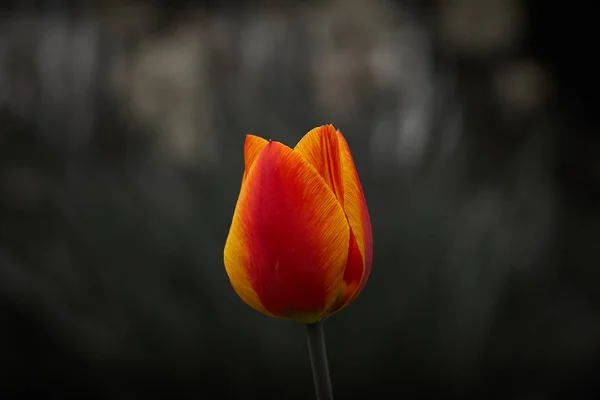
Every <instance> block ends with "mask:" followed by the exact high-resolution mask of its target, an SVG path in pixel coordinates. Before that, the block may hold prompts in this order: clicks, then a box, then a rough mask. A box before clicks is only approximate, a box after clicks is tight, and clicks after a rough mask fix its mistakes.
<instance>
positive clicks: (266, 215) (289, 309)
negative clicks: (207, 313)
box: [224, 142, 350, 323]
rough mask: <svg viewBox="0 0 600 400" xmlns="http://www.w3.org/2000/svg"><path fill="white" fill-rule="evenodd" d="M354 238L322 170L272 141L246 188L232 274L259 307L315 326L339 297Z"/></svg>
mask: <svg viewBox="0 0 600 400" xmlns="http://www.w3.org/2000/svg"><path fill="white" fill-rule="evenodd" d="M349 239H350V232H349V227H348V222H347V219H346V216H345V214H344V212H343V209H342V207H341V206H340V204H339V202H338V201H337V199H336V198H335V196H334V195H333V193H332V192H331V190H330V189H329V188H328V187H327V185H326V183H325V182H324V181H323V179H321V177H320V176H319V174H318V173H317V172H316V170H315V169H314V168H313V167H312V166H311V165H310V164H309V163H308V162H307V161H306V160H305V159H304V158H303V157H302V156H301V155H300V154H298V153H296V152H294V151H293V150H292V149H290V148H289V147H286V146H284V145H282V144H281V143H277V142H269V143H268V144H267V146H266V147H265V148H264V150H262V151H261V152H260V154H259V156H258V157H257V158H256V159H255V161H254V164H253V165H252V168H251V169H250V170H249V172H248V175H247V177H246V180H245V182H244V183H243V185H242V189H241V193H240V196H239V199H238V203H237V206H236V210H235V213H234V217H233V222H232V226H231V230H230V233H229V236H228V238H227V243H226V245H225V254H224V258H225V267H226V270H227V273H228V275H229V277H230V280H231V282H232V285H233V287H234V289H235V290H236V292H237V293H238V294H239V295H240V297H242V299H244V300H245V301H246V302H247V303H248V304H249V305H251V306H252V307H254V308H256V309H258V310H259V311H262V312H265V313H267V314H270V315H274V316H279V317H287V318H295V319H299V320H301V321H303V322H305V323H309V322H315V321H317V320H319V319H320V318H322V317H323V316H324V313H325V312H326V311H327V309H329V308H330V306H331V305H332V304H333V302H334V301H335V299H336V297H337V295H338V290H339V286H340V284H341V280H342V277H343V274H344V269H345V267H346V261H347V258H348V243H349Z"/></svg>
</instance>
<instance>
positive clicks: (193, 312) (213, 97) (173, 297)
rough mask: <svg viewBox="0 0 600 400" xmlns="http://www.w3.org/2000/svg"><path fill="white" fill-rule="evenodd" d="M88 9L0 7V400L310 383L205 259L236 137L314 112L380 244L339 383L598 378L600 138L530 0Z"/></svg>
mask: <svg viewBox="0 0 600 400" xmlns="http://www.w3.org/2000/svg"><path fill="white" fill-rule="evenodd" d="M87 4H88V5H87V7H86V6H82V5H80V6H79V7H78V8H77V9H72V8H65V7H60V4H59V3H52V2H36V3H31V5H30V8H28V7H27V6H21V7H16V8H13V10H12V11H10V12H8V11H5V12H4V13H3V14H2V16H1V17H2V18H1V19H2V21H1V22H0V305H1V312H0V318H1V319H2V320H1V326H2V327H3V330H2V333H3V337H2V340H1V341H0V346H2V347H1V348H0V354H2V356H3V366H4V368H3V370H2V375H0V376H1V378H2V379H1V381H0V383H1V386H0V387H1V391H2V394H3V395H2V397H3V398H15V397H20V396H24V395H27V394H30V395H31V394H33V395H38V396H39V397H43V398H54V397H61V398H63V397H64V396H70V395H78V396H83V397H86V396H91V395H95V396H101V397H106V398H132V397H143V398H151V397H161V394H162V395H164V394H168V395H169V396H171V395H175V396H176V397H180V396H186V397H189V398H198V397H202V396H203V395H204V396H209V398H213V397H214V398H228V397H232V398H242V397H243V398H247V397H249V396H250V397H252V396H257V397H259V398H271V397H272V398H286V399H287V398H299V399H300V398H312V396H313V393H312V382H311V375H310V370H309V364H308V355H307V353H306V348H305V343H304V337H303V333H304V332H303V330H302V327H301V326H297V325H295V324H291V323H288V322H285V321H279V320H273V319H270V318H267V317H264V316H262V315H260V314H259V313H257V312H255V311H253V310H251V309H249V308H248V307H247V306H246V305H245V304H243V303H242V302H241V301H240V300H239V299H238V298H237V296H236V295H235V293H234V292H233V290H232V289H231V287H230V285H229V282H228V281H227V277H226V275H225V272H224V267H223V262H222V251H223V245H224V241H225V238H226V235H227V231H228V229H229V224H230V220H231V216H232V213H233V207H234V205H235V201H236V198H237V194H238V189H239V184H240V179H241V174H242V169H243V157H242V154H243V149H242V147H243V141H244V135H245V134H246V133H250V132H252V133H256V134H258V135H261V136H264V137H269V138H273V139H276V140H280V141H282V142H284V143H287V144H290V145H293V144H294V143H295V142H296V141H297V140H299V139H300V137H301V136H302V135H303V133H305V132H306V131H308V130H309V129H311V128H312V127H314V126H316V125H320V124H323V123H328V122H331V123H334V124H335V125H336V127H337V128H339V129H340V130H341V131H342V132H344V134H345V136H346V137H347V139H348V141H349V144H350V146H351V148H352V150H353V154H354V157H355V161H356V164H357V167H358V169H359V173H360V176H361V180H362V182H363V186H364V188H365V192H366V196H367V201H368V204H369V208H370V211H371V218H372V223H373V230H374V245H375V253H374V254H375V259H374V266H373V273H372V275H371V278H370V281H369V283H368V285H367V286H366V289H365V291H364V292H363V294H362V295H361V297H360V299H359V300H358V301H356V302H355V303H354V304H353V305H352V306H350V307H348V308H347V309H346V310H345V311H344V312H342V313H340V314H339V315H336V316H335V317H334V318H332V319H331V320H330V321H328V323H327V325H326V335H327V339H328V349H329V353H330V364H331V369H332V378H333V380H334V390H335V392H336V394H337V395H338V396H339V398H396V397H400V396H409V397H425V396H427V395H435V394H438V395H439V394H441V393H443V394H444V396H445V397H457V398H471V397H473V398H496V397H497V398H540V399H555V398H572V396H575V398H578V399H581V398H593V397H594V396H593V395H594V394H595V395H596V396H597V395H599V394H600V388H599V387H598V384H597V383H596V382H595V381H594V379H595V378H594V379H593V377H595V376H597V373H598V370H599V367H600V363H599V361H600V351H599V349H598V346H597V343H598V341H597V338H598V335H599V334H600V315H599V310H598V306H599V301H600V298H599V295H598V290H597V288H598V281H599V279H600V272H598V269H597V266H598V260H599V248H598V244H597V238H598V234H599V233H600V220H599V218H598V216H599V210H598V201H597V200H598V198H599V197H598V194H600V190H599V189H600V175H599V174H598V171H599V170H600V165H598V160H600V142H599V141H598V139H597V137H596V136H595V135H592V134H590V133H595V132H596V131H597V125H593V120H592V122H590V120H588V119H586V117H587V114H582V113H581V112H580V111H581V110H582V108H584V107H582V106H581V104H582V103H577V102H573V101H572V100H573V99H575V98H577V97H576V96H575V94H577V93H580V92H581V93H580V94H581V98H582V99H584V101H585V100H587V99H588V98H589V93H588V92H585V91H584V89H585V87H586V85H585V84H580V85H579V86H577V85H576V82H581V81H576V80H575V78H574V76H575V75H576V74H577V72H574V71H573V70H569V69H566V68H565V65H566V64H565V62H564V58H565V57H571V56H572V53H562V52H561V51H562V50H564V49H565V47H561V46H559V45H557V46H555V47H553V48H555V49H556V51H555V52H554V53H552V52H551V51H548V48H547V47H548V46H550V45H548V44H546V43H545V42H544V37H545V36H544V34H545V32H548V29H550V28H548V27H547V26H545V25H544V23H545V21H546V20H547V19H548V18H549V17H548V14H546V17H545V18H546V19H544V15H540V12H538V8H532V5H535V2H519V1H517V0H512V1H509V0H486V1H475V0H472V1H467V0H460V1H459V0H452V1H446V2H439V3H438V2H435V1H430V2H391V1H385V0H377V1H360V0H348V1H341V0H337V1H328V2H264V3H260V4H259V5H255V6H246V7H241V6H240V7H238V8H236V7H232V6H230V5H223V6H221V7H219V6H216V5H215V4H213V5H212V6H211V7H203V6H195V7H194V6H190V5H186V4H185V2H180V3H171V4H169V3H167V2H164V3H159V2H135V1H124V2H99V3H98V4H94V3H87ZM561 11H564V10H562V9H561ZM576 13H577V10H575V11H572V13H567V12H565V13H564V18H565V20H568V18H570V17H572V16H573V15H579V14H576ZM533 23H535V25H532V24H533ZM582 26H583V27H584V28H585V26H587V25H585V24H584V25H582ZM551 30H552V31H553V32H554V28H551ZM540 32H542V33H540ZM580 32H583V28H582V31H580ZM576 33H577V32H575V33H574V34H576ZM564 34H565V35H566V33H564ZM579 39H580V40H581V42H582V45H583V42H584V41H585V40H586V37H580V38H579ZM564 40H567V39H564ZM540 49H541V50H540ZM565 51H566V50H565ZM561 57H562V58H561ZM559 61H560V62H559ZM586 67H587V68H589V66H586ZM586 71H593V69H592V70H586ZM588 78H589V79H593V78H592V77H591V76H589V75H585V79H588ZM565 82H568V83H565ZM584 83H585V82H584ZM573 87H575V88H578V90H579V91H580V92H573V89H572V88H573ZM565 88H567V89H565ZM213 390H216V391H218V393H220V394H219V395H216V396H212V395H209V392H211V391H213ZM384 393H385V394H384ZM415 394H418V395H415ZM586 395H589V396H590V397H586Z"/></svg>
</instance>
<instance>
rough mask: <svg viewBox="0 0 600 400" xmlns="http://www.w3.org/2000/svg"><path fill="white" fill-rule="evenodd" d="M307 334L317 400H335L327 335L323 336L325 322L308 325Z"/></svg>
mask: <svg viewBox="0 0 600 400" xmlns="http://www.w3.org/2000/svg"><path fill="white" fill-rule="evenodd" d="M306 334H307V338H308V352H309V354H310V364H311V365H312V372H313V380H314V382H315V392H316V393H317V400H333V391H332V389H331V379H330V378H329V366H328V365H327V351H326V349H325V335H324V334H323V321H319V322H316V323H314V324H310V325H306Z"/></svg>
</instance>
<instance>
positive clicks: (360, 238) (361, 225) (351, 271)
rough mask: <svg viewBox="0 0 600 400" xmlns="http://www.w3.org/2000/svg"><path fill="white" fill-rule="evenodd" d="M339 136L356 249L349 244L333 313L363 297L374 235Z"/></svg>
mask: <svg viewBox="0 0 600 400" xmlns="http://www.w3.org/2000/svg"><path fill="white" fill-rule="evenodd" d="M336 133H337V138H338V142H339V146H340V153H341V164H342V179H343V183H344V204H343V207H344V212H345V213H346V216H347V217H348V223H349V224H350V230H351V232H352V236H354V238H355V239H356V247H354V248H353V244H352V243H350V250H349V256H348V265H347V266H346V273H345V274H344V280H343V284H342V288H341V294H340V299H339V300H338V303H337V304H336V306H335V307H334V309H333V310H332V311H333V312H335V311H336V310H340V309H341V308H343V307H344V306H345V305H347V304H349V303H350V302H352V301H353V300H354V299H355V298H356V297H357V296H358V295H359V294H360V292H361V291H362V289H363V288H364V286H365V284H366V283H367V279H368V278H369V274H370V273H371V265H372V263H373V236H372V232H371V219H370V217H369V210H368V209H367V202H366V200H365V196H364V193H363V190H362V186H361V184H360V180H359V178H358V173H357V171H356V167H355V165H354V160H353V159H352V154H351V153H350V148H349V147H348V143H347V142H346V139H344V137H343V136H342V134H341V133H340V132H339V131H337V132H336ZM357 253H358V254H357ZM359 256H360V258H359ZM359 261H361V262H359ZM344 301H345V302H344Z"/></svg>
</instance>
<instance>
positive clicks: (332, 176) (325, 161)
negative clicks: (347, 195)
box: [294, 125, 344, 204]
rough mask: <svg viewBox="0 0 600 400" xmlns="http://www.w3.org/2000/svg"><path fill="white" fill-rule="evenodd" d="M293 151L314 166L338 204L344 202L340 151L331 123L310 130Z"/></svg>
mask: <svg viewBox="0 0 600 400" xmlns="http://www.w3.org/2000/svg"><path fill="white" fill-rule="evenodd" d="M294 151H295V152H297V153H300V154H301V155H302V156H303V157H304V158H305V159H306V161H308V162H309V163H310V164H312V166H313V167H315V169H316V170H317V172H318V173H319V175H321V176H322V177H323V179H325V182H326V183H327V185H328V186H329V187H330V188H331V190H332V191H333V193H334V194H335V197H337V199H338V200H339V202H340V204H344V189H343V185H344V183H343V180H342V160H341V152H340V145H339V142H338V138H337V132H336V131H335V128H334V127H333V125H323V126H319V127H317V128H315V129H313V130H311V131H310V132H308V133H307V134H306V135H304V137H303V138H302V139H301V140H300V142H298V144H297V145H296V147H295V148H294Z"/></svg>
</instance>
